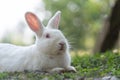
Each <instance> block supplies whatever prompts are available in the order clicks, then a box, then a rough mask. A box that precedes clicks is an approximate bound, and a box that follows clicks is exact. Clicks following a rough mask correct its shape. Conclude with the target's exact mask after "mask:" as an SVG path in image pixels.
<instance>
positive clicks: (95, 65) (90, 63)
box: [0, 52, 120, 80]
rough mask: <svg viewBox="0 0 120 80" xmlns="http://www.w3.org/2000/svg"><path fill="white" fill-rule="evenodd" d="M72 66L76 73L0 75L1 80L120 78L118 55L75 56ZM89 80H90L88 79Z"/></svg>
mask: <svg viewBox="0 0 120 80" xmlns="http://www.w3.org/2000/svg"><path fill="white" fill-rule="evenodd" d="M72 65H73V66H75V68H76V69H77V72H76V73H72V72H69V73H67V72H66V73H61V74H48V73H42V72H41V73H39V72H15V73H0V80H1V79H3V80H4V79H5V80H6V79H12V80H13V79H14V80H40V79H44V80H56V79H57V80H63V79H77V78H80V77H88V78H91V77H93V78H94V77H96V78H99V77H103V76H106V75H112V76H113V75H114V76H117V77H120V71H119V70H120V54H119V53H112V52H106V53H105V54H102V55H100V54H95V55H83V56H78V55H75V56H73V57H72ZM88 80H90V79H88ZM91 80H92V79H91Z"/></svg>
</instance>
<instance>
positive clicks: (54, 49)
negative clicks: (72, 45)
mask: <svg viewBox="0 0 120 80" xmlns="http://www.w3.org/2000/svg"><path fill="white" fill-rule="evenodd" d="M59 17H60V12H57V13H56V14H55V16H54V17H53V18H52V19H51V20H50V21H49V24H48V26H47V27H44V26H43V25H42V24H41V22H39V21H38V18H37V16H35V15H34V14H32V13H27V14H26V20H27V22H28V24H29V26H30V28H31V29H32V30H33V31H34V32H35V33H36V42H35V44H34V45H31V46H25V47H22V46H16V45H12V44H0V72H14V71H24V70H28V71H35V70H40V71H48V72H49V71H53V72H54V71H58V72H59V71H63V70H68V71H69V70H72V71H75V68H74V67H72V66H70V63H71V58H70V54H69V45H68V42H67V40H66V38H65V37H64V35H63V34H62V32H61V31H60V30H58V29H57V28H56V27H57V26H58V22H59ZM56 21H57V22H56ZM54 26H56V27H54Z"/></svg>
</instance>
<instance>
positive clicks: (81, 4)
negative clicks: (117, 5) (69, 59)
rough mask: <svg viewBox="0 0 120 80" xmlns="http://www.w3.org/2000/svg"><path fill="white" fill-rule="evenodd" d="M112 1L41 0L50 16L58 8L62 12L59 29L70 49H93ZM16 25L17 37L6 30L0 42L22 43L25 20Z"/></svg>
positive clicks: (37, 10)
mask: <svg viewBox="0 0 120 80" xmlns="http://www.w3.org/2000/svg"><path fill="white" fill-rule="evenodd" d="M114 2H115V1H114V0H43V3H44V6H45V9H46V11H48V12H50V14H51V16H52V15H53V14H54V13H55V12H56V11H58V10H60V11H61V12H62V16H61V22H60V29H61V30H62V31H63V33H64V35H65V36H66V37H67V39H68V41H69V42H70V44H71V46H72V48H71V49H72V50H92V49H93V47H94V44H95V40H96V37H97V35H98V33H99V31H100V29H101V28H102V26H103V23H104V20H105V18H106V16H109V14H110V11H111V7H112V6H113V4H114ZM38 7H39V4H38ZM40 8H41V7H39V8H36V9H35V10H36V12H39V13H40V10H39V9H40ZM48 20H49V19H48V18H45V19H44V20H43V23H44V24H47V22H48ZM17 26H18V29H19V30H18V31H17V33H18V34H17V38H14V37H13V34H11V33H9V32H8V33H7V35H6V36H4V37H3V39H2V40H1V41H0V42H9V43H14V44H20V45H21V44H22V45H24V44H25V42H22V41H21V39H22V38H23V37H22V35H21V32H22V33H24V29H25V28H26V25H25V22H24V21H21V22H19V24H18V25H17ZM23 26H24V27H23ZM28 34H29V33H28ZM29 35H31V34H29ZM32 37H33V35H32ZM13 38H14V39H13ZM25 38H26V37H25ZM27 41H30V40H27ZM32 43H34V37H33V38H32ZM32 43H31V44H32Z"/></svg>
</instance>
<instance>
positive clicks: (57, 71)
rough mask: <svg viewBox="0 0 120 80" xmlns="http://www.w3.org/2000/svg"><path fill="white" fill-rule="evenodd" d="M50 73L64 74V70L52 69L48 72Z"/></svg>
mask: <svg viewBox="0 0 120 80" xmlns="http://www.w3.org/2000/svg"><path fill="white" fill-rule="evenodd" d="M49 72H50V73H64V72H65V69H64V68H53V69H52V70H50V71H49Z"/></svg>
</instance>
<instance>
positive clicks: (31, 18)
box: [25, 12, 40, 32]
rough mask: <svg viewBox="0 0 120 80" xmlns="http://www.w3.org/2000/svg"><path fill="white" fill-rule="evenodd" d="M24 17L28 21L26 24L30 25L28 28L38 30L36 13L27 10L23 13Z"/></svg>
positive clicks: (38, 23) (38, 24)
mask: <svg viewBox="0 0 120 80" xmlns="http://www.w3.org/2000/svg"><path fill="white" fill-rule="evenodd" d="M25 18H26V21H27V23H28V25H29V26H30V28H31V29H32V30H33V31H35V32H36V31H38V30H39V28H40V27H39V26H40V22H39V20H38V18H37V16H36V15H34V14H33V13H31V12H27V13H26V14H25Z"/></svg>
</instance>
